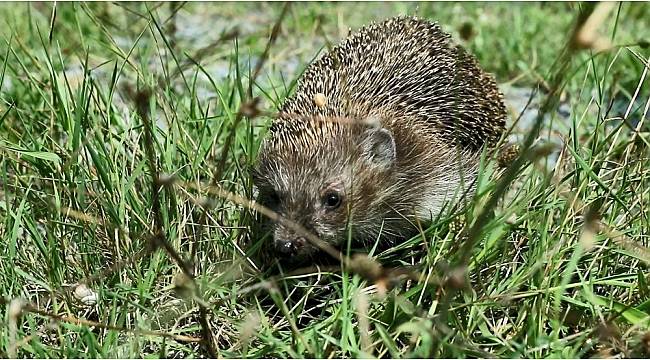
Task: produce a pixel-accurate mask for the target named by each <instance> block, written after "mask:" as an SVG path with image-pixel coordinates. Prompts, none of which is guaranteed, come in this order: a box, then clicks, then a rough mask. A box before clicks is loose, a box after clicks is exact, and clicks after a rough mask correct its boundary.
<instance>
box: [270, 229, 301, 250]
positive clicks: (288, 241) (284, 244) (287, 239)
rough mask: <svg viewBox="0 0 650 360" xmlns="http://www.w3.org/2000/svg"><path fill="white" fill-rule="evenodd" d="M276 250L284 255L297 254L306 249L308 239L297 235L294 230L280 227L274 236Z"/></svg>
mask: <svg viewBox="0 0 650 360" xmlns="http://www.w3.org/2000/svg"><path fill="white" fill-rule="evenodd" d="M273 242H274V245H275V251H276V252H277V253H278V254H279V255H281V256H284V257H289V256H296V255H299V254H301V253H302V252H303V251H304V248H305V245H306V244H307V239H305V238H304V237H302V236H297V235H296V234H295V233H294V232H293V231H288V230H286V229H284V228H283V227H278V228H277V229H276V230H275V233H274V236H273Z"/></svg>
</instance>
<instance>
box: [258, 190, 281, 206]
mask: <svg viewBox="0 0 650 360" xmlns="http://www.w3.org/2000/svg"><path fill="white" fill-rule="evenodd" d="M262 201H263V203H265V204H266V206H268V207H270V208H274V207H276V206H277V205H278V204H279V203H280V196H279V195H278V193H277V192H275V190H269V191H268V192H265V194H264V196H263V199H262Z"/></svg>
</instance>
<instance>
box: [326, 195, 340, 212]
mask: <svg viewBox="0 0 650 360" xmlns="http://www.w3.org/2000/svg"><path fill="white" fill-rule="evenodd" d="M341 202H342V196H341V194H339V193H338V192H336V191H328V192H327V193H325V196H323V205H325V207H326V208H327V209H328V210H336V209H337V208H338V207H339V206H341Z"/></svg>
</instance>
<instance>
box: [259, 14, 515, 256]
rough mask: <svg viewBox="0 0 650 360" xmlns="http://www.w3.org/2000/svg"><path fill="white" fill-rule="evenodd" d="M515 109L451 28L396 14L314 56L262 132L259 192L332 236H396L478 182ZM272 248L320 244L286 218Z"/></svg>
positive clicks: (286, 250)
mask: <svg viewBox="0 0 650 360" xmlns="http://www.w3.org/2000/svg"><path fill="white" fill-rule="evenodd" d="M505 119H506V108H505V105H504V103H503V95H502V94H501V93H500V92H499V90H498V88H497V85H496V82H495V80H494V78H493V77H492V76H491V75H489V74H488V73H486V72H484V71H483V70H481V68H480V67H479V65H478V63H477V61H476V59H475V58H474V57H473V56H472V55H471V54H469V53H468V52H467V51H466V50H465V49H464V48H462V47H461V46H460V45H457V44H455V43H454V42H453V41H452V39H451V36H450V35H449V34H447V33H445V32H443V30H442V29H441V27H440V26H439V25H438V24H437V23H435V22H431V21H428V20H424V19H420V18H417V17H410V16H409V17H407V16H401V17H395V18H390V19H388V20H385V21H383V22H380V23H374V24H370V25H368V26H366V27H363V28H361V29H360V30H359V31H357V32H355V33H353V34H351V35H349V36H348V37H347V38H346V39H344V40H343V41H342V42H341V43H340V44H338V45H337V46H335V47H333V48H332V49H331V50H330V51H329V52H328V53H326V54H324V55H322V56H321V57H320V58H319V59H318V60H316V61H315V62H313V63H311V64H310V65H309V66H308V67H307V68H306V69H305V71H304V73H303V75H302V76H301V78H300V79H299V81H298V83H297V86H296V89H295V92H294V93H293V95H291V96H290V97H288V98H287V99H286V100H285V102H284V104H283V105H282V107H281V109H280V111H279V112H278V115H277V116H276V117H275V118H274V120H273V121H272V124H271V126H270V129H269V131H268V134H267V137H266V138H264V140H263V141H262V144H261V147H260V151H259V154H258V161H257V164H256V166H255V168H254V170H253V174H252V175H253V183H254V184H255V186H256V188H257V193H258V195H257V201H258V202H259V203H260V204H262V205H264V206H266V207H268V208H270V209H271V210H274V211H275V212H277V213H278V214H279V215H280V216H283V217H284V218H286V219H288V220H289V221H292V222H294V223H297V224H299V225H301V226H302V227H303V228H304V229H306V230H308V231H310V232H312V233H313V234H314V235H316V236H318V237H319V238H320V239H321V240H322V241H324V242H326V243H327V244H329V245H331V246H333V247H339V248H340V247H341V246H342V245H343V244H346V242H347V241H348V239H351V240H352V241H354V242H355V243H358V244H362V245H363V244H365V245H369V244H371V243H374V242H376V241H380V242H382V243H388V244H394V243H396V242H397V241H400V240H401V239H406V238H408V237H410V236H413V235H415V234H416V233H417V231H418V230H417V229H418V227H417V226H415V224H417V223H418V222H430V221H432V220H433V219H434V218H435V217H436V216H437V215H438V214H439V213H440V212H441V210H442V209H443V208H444V207H445V206H446V205H447V204H449V203H452V202H454V201H457V199H459V198H461V197H462V196H459V195H462V194H465V195H467V194H468V193H471V192H473V191H474V190H473V188H474V185H473V183H474V180H475V179H476V177H477V173H478V165H479V161H480V157H481V153H482V152H483V151H484V149H492V148H494V146H495V145H496V143H497V142H498V141H499V139H500V137H501V135H502V133H503V130H504V127H505ZM265 228H267V229H268V230H269V231H270V234H271V235H272V239H273V240H272V241H273V242H272V245H273V246H272V248H273V251H274V255H276V256H277V258H279V259H284V260H287V261H293V262H304V261H306V260H308V259H314V258H316V256H317V255H318V254H319V248H318V247H317V246H315V245H314V244H313V243H312V242H310V241H308V240H307V238H306V237H305V235H304V234H301V233H299V232H297V231H295V228H291V227H287V226H286V223H284V222H275V223H273V222H270V221H269V223H268V224H267V226H266V227H265Z"/></svg>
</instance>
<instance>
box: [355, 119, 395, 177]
mask: <svg viewBox="0 0 650 360" xmlns="http://www.w3.org/2000/svg"><path fill="white" fill-rule="evenodd" d="M364 135H365V136H364V138H363V141H362V143H361V149H362V151H363V156H364V157H365V158H366V159H367V160H368V161H370V162H371V163H372V164H373V165H375V166H379V167H381V168H384V169H388V168H390V167H391V166H392V165H393V163H394V162H395V155H396V151H395V139H394V138H393V134H391V132H390V131H388V130H386V129H384V128H380V127H377V128H372V129H369V130H367V131H366V132H365V134H364Z"/></svg>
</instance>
